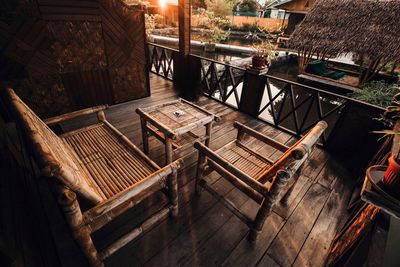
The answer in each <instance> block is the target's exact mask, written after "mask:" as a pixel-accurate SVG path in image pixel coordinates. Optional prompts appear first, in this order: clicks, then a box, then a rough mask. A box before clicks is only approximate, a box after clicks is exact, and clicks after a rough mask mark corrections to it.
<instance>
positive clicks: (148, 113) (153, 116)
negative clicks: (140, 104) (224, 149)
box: [136, 98, 216, 136]
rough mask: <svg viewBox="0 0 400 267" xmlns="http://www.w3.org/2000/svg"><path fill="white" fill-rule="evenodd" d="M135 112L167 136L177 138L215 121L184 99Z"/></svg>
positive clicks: (205, 112)
mask: <svg viewBox="0 0 400 267" xmlns="http://www.w3.org/2000/svg"><path fill="white" fill-rule="evenodd" d="M136 112H137V113H138V114H139V115H140V116H141V117H144V118H145V119H146V120H148V121H149V122H150V123H151V124H153V125H154V126H156V127H157V128H158V129H159V130H161V131H163V132H167V133H168V134H169V135H173V136H179V135H182V134H184V133H187V132H189V131H190V130H192V129H194V128H197V127H199V126H201V125H206V124H208V123H210V122H212V121H213V120H215V119H216V117H215V116H214V114H212V113H210V112H208V111H207V110H205V109H203V108H201V107H199V106H197V105H195V104H193V103H191V102H189V101H186V100H184V99H181V98H180V99H178V100H175V101H170V102H166V103H163V104H160V105H155V106H151V107H145V108H138V109H137V110H136Z"/></svg>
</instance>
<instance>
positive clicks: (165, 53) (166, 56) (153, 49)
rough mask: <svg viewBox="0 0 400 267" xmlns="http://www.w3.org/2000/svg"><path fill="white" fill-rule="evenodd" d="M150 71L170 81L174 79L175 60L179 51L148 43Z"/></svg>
mask: <svg viewBox="0 0 400 267" xmlns="http://www.w3.org/2000/svg"><path fill="white" fill-rule="evenodd" d="M147 45H148V49H149V66H150V71H151V72H153V73H155V74H158V75H160V76H163V77H164V78H167V79H169V80H173V77H174V58H175V55H176V54H177V53H179V51H178V50H176V49H173V48H170V47H166V46H162V45H157V44H154V43H148V44H147Z"/></svg>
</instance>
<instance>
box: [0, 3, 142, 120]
mask: <svg viewBox="0 0 400 267" xmlns="http://www.w3.org/2000/svg"><path fill="white" fill-rule="evenodd" d="M0 13H1V16H0V50H1V54H0V79H1V82H2V84H1V85H2V86H12V87H14V88H15V90H16V91H17V93H18V94H19V95H20V96H21V97H22V98H23V100H24V101H26V103H28V105H29V106H31V107H32V108H33V109H34V110H35V111H36V112H37V113H38V114H39V115H40V116H41V117H50V116H54V115H57V114H61V113H65V112H69V111H72V110H76V109H80V108H84V107H88V106H93V105H99V104H104V103H107V104H116V103H120V102H124V101H128V100H132V99H136V98H141V97H145V96H148V95H149V77H148V70H147V64H146V49H145V33H144V14H143V12H142V11H140V10H135V9H132V8H130V7H127V6H126V5H125V4H124V3H123V2H121V0H25V1H18V0H1V1H0Z"/></svg>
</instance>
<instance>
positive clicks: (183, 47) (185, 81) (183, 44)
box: [174, 0, 191, 96]
mask: <svg viewBox="0 0 400 267" xmlns="http://www.w3.org/2000/svg"><path fill="white" fill-rule="evenodd" d="M190 13H191V10H190V0H179V1H178V19H179V54H178V58H177V59H175V60H174V84H175V85H176V87H177V88H178V89H179V90H180V91H181V93H182V95H183V96H185V95H186V94H187V92H186V91H190V90H191V89H190V85H191V84H190V64H189V63H190V62H189V54H190V17H191V14H190Z"/></svg>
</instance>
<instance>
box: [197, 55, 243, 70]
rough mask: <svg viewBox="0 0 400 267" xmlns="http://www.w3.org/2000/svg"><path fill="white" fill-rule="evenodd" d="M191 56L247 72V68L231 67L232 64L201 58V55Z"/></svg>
mask: <svg viewBox="0 0 400 267" xmlns="http://www.w3.org/2000/svg"><path fill="white" fill-rule="evenodd" d="M190 56H192V57H196V58H199V59H202V60H206V61H211V62H213V63H216V64H221V65H224V66H227V67H231V68H234V69H238V70H243V71H245V70H246V68H243V67H239V66H234V65H231V64H227V63H225V62H221V61H218V60H215V59H212V58H207V57H203V56H199V55H194V54H190Z"/></svg>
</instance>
